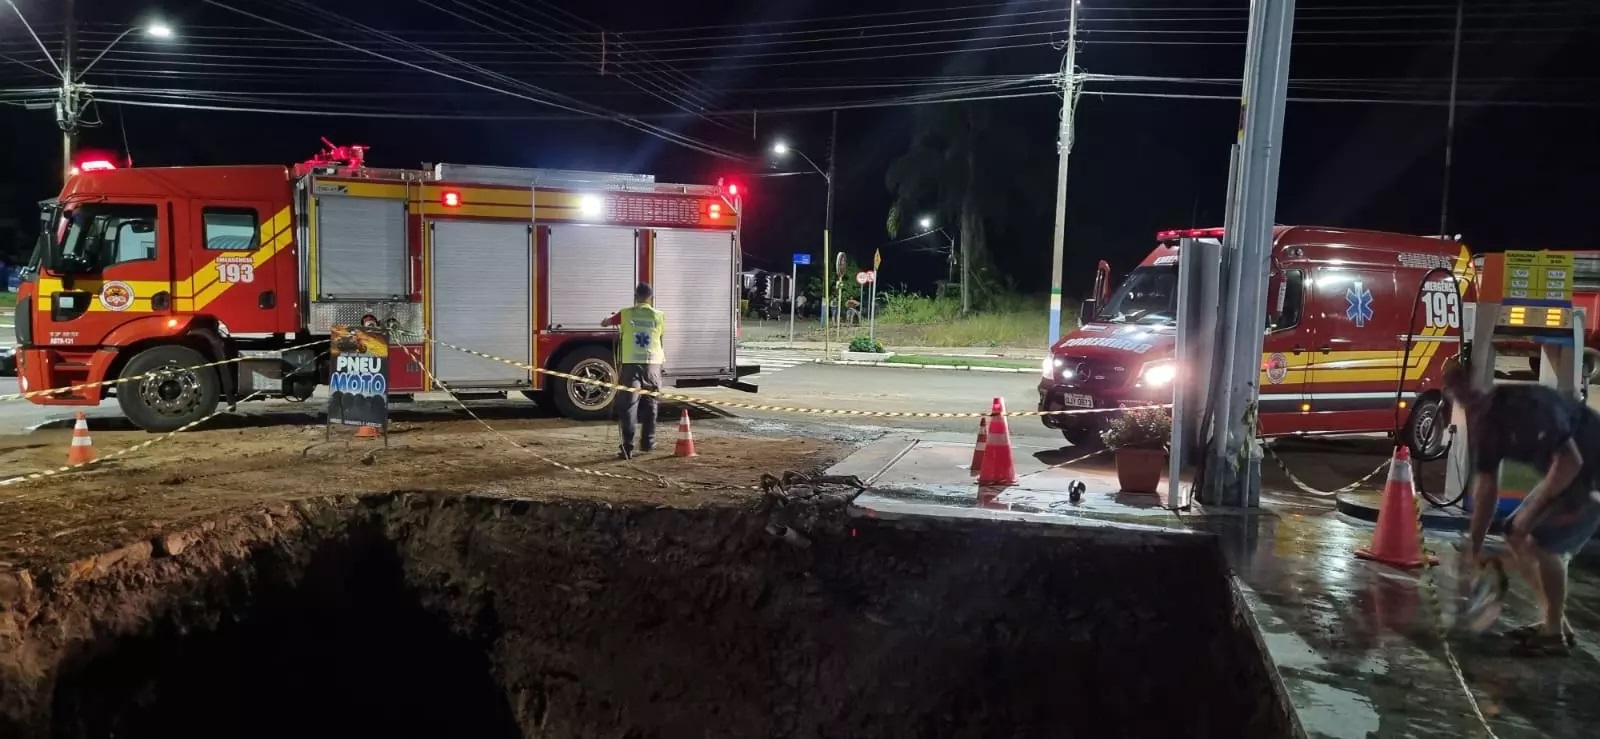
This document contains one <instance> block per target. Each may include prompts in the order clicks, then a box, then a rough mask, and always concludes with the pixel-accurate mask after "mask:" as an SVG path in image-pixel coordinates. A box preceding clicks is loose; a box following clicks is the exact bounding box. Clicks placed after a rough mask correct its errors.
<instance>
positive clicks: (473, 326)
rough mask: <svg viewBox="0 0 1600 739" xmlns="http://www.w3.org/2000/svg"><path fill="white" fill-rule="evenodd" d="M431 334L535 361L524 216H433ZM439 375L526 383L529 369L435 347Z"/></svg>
mask: <svg viewBox="0 0 1600 739" xmlns="http://www.w3.org/2000/svg"><path fill="white" fill-rule="evenodd" d="M429 226H430V227H431V228H432V229H433V249H432V250H431V251H430V253H431V254H432V259H433V265H432V266H433V269H432V270H431V273H432V276H433V299H432V311H433V315H432V320H431V321H430V325H432V326H433V334H434V337H435V338H437V339H438V340H439V341H443V342H447V343H450V344H455V345H457V346H464V347H468V348H471V349H475V350H477V351H480V352H484V353H486V354H493V355H495V356H498V357H506V358H508V359H515V360H518V361H521V362H528V361H531V360H532V353H533V326H532V324H531V321H532V319H531V317H530V312H531V309H532V300H533V290H534V288H533V284H534V280H533V272H532V256H533V247H532V243H531V236H530V233H529V227H528V224H526V223H521V222H515V221H512V222H506V221H456V220H448V221H446V220H440V221H432V222H430V224H429ZM433 357H434V374H435V375H437V376H438V377H439V379H440V380H443V381H444V383H445V384H446V385H452V386H457V387H462V388H469V387H504V386H515V385H526V384H527V383H528V382H529V377H528V372H527V370H524V369H521V368H519V367H513V366H511V365H508V364H504V363H501V362H496V361H493V360H489V359H484V358H482V357H475V356H473V355H471V354H466V353H464V352H458V351H440V352H434V353H433Z"/></svg>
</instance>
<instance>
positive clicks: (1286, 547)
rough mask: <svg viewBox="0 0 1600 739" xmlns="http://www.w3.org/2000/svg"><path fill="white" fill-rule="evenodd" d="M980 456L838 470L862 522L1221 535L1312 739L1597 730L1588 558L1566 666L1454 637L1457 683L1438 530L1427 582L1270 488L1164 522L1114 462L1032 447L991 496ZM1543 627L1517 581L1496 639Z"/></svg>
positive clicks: (1596, 606)
mask: <svg viewBox="0 0 1600 739" xmlns="http://www.w3.org/2000/svg"><path fill="white" fill-rule="evenodd" d="M971 454H972V446H971V442H970V440H967V439H963V438H961V437H958V436H955V435H941V434H927V435H922V436H919V437H914V438H912V437H888V438H885V439H883V440H881V441H879V442H875V443H874V444H871V445H869V446H867V447H865V448H863V449H862V450H861V451H860V452H858V453H857V454H855V455H853V456H852V457H850V458H849V459H846V460H844V461H843V462H840V463H839V465H837V466H836V467H835V468H833V469H832V470H830V472H832V473H834V474H855V475H859V476H861V477H862V478H863V479H869V478H870V479H871V480H872V482H873V486H874V490H873V491H872V492H869V493H867V494H865V495H863V496H862V497H861V498H859V499H858V500H857V506H858V507H859V508H861V509H862V513H863V515H870V516H880V517H900V516H956V517H981V518H996V519H1018V520H1030V521H1041V522H1052V523H1057V524H1062V525H1073V526H1110V527H1118V528H1127V527H1133V528H1143V527H1152V528H1157V529H1165V530H1171V531H1188V532H1199V533H1208V534H1213V535H1216V536H1217V537H1218V541H1219V544H1220V545H1221V547H1222V549H1223V550H1224V552H1225V554H1226V555H1227V558H1228V560H1229V562H1230V564H1231V566H1232V569H1233V575H1234V578H1235V580H1236V583H1237V586H1238V587H1239V589H1240V591H1241V592H1242V593H1243V595H1244V599H1245V601H1246V602H1247V603H1248V604H1249V608H1250V610H1251V614H1250V615H1251V616H1252V617H1253V619H1254V621H1255V623H1256V627H1257V629H1258V631H1259V633H1260V638H1261V640H1262V642H1263V644H1264V645H1265V646H1266V648H1267V652H1268V654H1269V655H1270V658H1271V660H1272V661H1273V663H1274V665H1275V667H1276V669H1277V671H1278V675H1279V677H1280V678H1281V680H1282V683H1283V685H1284V688H1285V690H1286V692H1287V694H1288V696H1289V699H1290V702H1291V703H1292V705H1293V707H1294V710H1295V712H1296V714H1297V716H1298V720H1299V722H1300V724H1301V726H1302V727H1303V729H1304V731H1305V734H1306V735H1307V736H1311V737H1336V738H1338V739H1345V738H1347V737H1348V738H1355V737H1378V738H1387V737H1446V736H1449V737H1461V736H1485V735H1486V732H1485V731H1484V729H1483V726H1482V725H1481V724H1480V723H1479V721H1478V719H1477V718H1476V717H1475V715H1474V711H1473V707H1472V702H1471V700H1475V701H1476V702H1477V704H1478V706H1479V707H1480V709H1481V710H1482V712H1483V713H1484V714H1485V716H1486V717H1487V719H1488V722H1489V724H1490V726H1491V727H1492V728H1493V731H1494V732H1495V734H1496V735H1498V736H1500V737H1507V738H1510V737H1589V736H1594V735H1595V734H1594V732H1595V729H1594V727H1595V726H1597V725H1600V565H1597V564H1596V563H1594V562H1593V561H1591V560H1589V559H1586V558H1583V557H1580V558H1579V560H1578V561H1576V562H1575V563H1574V565H1573V570H1572V578H1571V579H1572V585H1571V588H1570V590H1571V592H1570V593H1569V596H1568V618H1569V619H1570V620H1571V622H1572V625H1573V627H1574V628H1575V629H1576V630H1577V632H1578V648H1577V649H1576V650H1574V651H1573V652H1572V654H1571V655H1569V656H1565V657H1547V658H1519V657H1512V656H1510V655H1509V654H1508V650H1507V648H1508V646H1509V642H1508V640H1507V639H1505V638H1504V637H1499V636H1494V635H1489V636H1474V635H1470V634H1465V633H1460V632H1452V636H1451V637H1450V639H1449V642H1448V643H1449V645H1450V647H1451V652H1452V653H1453V654H1454V656H1455V658H1456V660H1457V662H1458V664H1459V665H1460V667H1461V671H1460V676H1459V678H1458V676H1457V674H1456V672H1455V670H1453V669H1452V668H1451V666H1450V664H1449V660H1448V659H1447V656H1446V652H1445V649H1444V644H1445V642H1444V641H1443V640H1442V638H1441V636H1442V633H1443V631H1444V630H1445V629H1446V628H1447V626H1442V624H1449V623H1451V622H1453V620H1454V612H1455V605H1456V603H1457V602H1458V601H1459V598H1458V597H1457V594H1458V593H1459V592H1460V591H1459V590H1458V585H1457V580H1456V577H1455V573H1456V546H1457V543H1458V541H1459V534H1458V533H1456V532H1453V531H1429V532H1428V534H1427V537H1428V538H1427V547H1428V549H1429V550H1430V551H1432V552H1434V553H1435V554H1436V555H1437V556H1438V557H1439V559H1440V562H1441V566H1439V567H1436V568H1432V569H1431V570H1430V574H1429V575H1428V576H1427V577H1426V578H1425V577H1423V576H1422V574H1421V573H1419V572H1416V571H1405V570H1401V569H1397V568H1394V567H1389V566H1386V565H1382V564H1376V563H1372V562H1368V561H1365V560H1360V559H1357V558H1356V557H1355V556H1354V551H1355V550H1356V549H1357V548H1359V547H1362V546H1365V545H1367V544H1368V542H1369V541H1370V540H1371V536H1372V531H1373V529H1372V526H1371V524H1369V523H1367V522H1365V521H1360V520H1358V519H1355V518H1351V517H1348V516H1344V515H1341V514H1339V513H1338V512H1337V511H1336V510H1335V506H1334V501H1333V499H1332V498H1331V497H1319V496H1313V495H1308V494H1304V493H1299V492H1282V491H1274V490H1264V491H1263V496H1262V497H1263V506H1262V508H1261V509H1257V510H1240V509H1210V510H1206V509H1204V508H1203V507H1201V506H1199V505H1195V506H1192V507H1191V508H1190V510H1188V511H1183V512H1178V511H1169V510H1167V509H1165V508H1163V507H1162V505H1161V501H1160V500H1159V499H1157V498H1156V497H1155V496H1150V495H1138V494H1127V493H1121V492H1119V486H1118V484H1117V481H1116V475H1115V472H1114V468H1113V466H1112V464H1111V461H1110V458H1109V455H1102V456H1101V457H1099V458H1094V459H1091V460H1086V461H1084V462H1082V463H1078V464H1073V465H1070V466H1068V467H1065V468H1052V467H1051V463H1059V461H1062V460H1063V459H1064V458H1067V457H1069V456H1070V455H1066V454H1063V453H1061V452H1060V451H1059V450H1055V449H1045V448H1037V449H1035V448H1030V447H1026V446H1020V447H1019V448H1018V449H1017V453H1016V465H1017V472H1018V475H1019V480H1018V484H1016V485H1013V486H1008V487H1006V488H1003V489H994V490H986V491H984V493H985V494H983V495H980V494H979V489H978V486H977V485H976V484H974V483H973V482H972V479H971V478H970V477H969V476H968V474H967V471H966V465H967V464H968V463H969V462H970V460H971ZM1376 461H1377V458H1374V461H1373V462H1372V463H1371V464H1376ZM1353 466H1355V467H1359V466H1360V465H1359V464H1354V465H1353ZM1369 466H1370V464H1369ZM1074 480H1077V481H1081V482H1083V483H1084V486H1085V491H1084V493H1083V495H1082V499H1081V500H1080V501H1078V502H1073V501H1071V499H1070V497H1069V495H1068V492H1067V491H1068V485H1069V484H1070V483H1071V482H1072V481H1074ZM1377 484H1378V485H1381V484H1382V478H1381V476H1380V478H1379V480H1378V481H1377ZM1184 575H1185V573H1182V572H1174V573H1172V576H1173V577H1182V576H1184ZM1435 594H1437V599H1436V598H1435ZM1441 611H1443V616H1442V618H1441V616H1440V613H1441ZM1536 617H1537V607H1536V606H1535V605H1534V602H1533V601H1532V599H1531V597H1530V594H1529V592H1528V589H1527V587H1526V586H1525V585H1524V584H1523V583H1521V582H1520V581H1517V580H1516V579H1515V578H1513V591H1512V594H1511V596H1510V597H1509V599H1508V601H1507V603H1506V607H1505V612H1504V613H1503V614H1502V616H1501V619H1500V623H1499V624H1498V625H1497V626H1496V628H1495V630H1496V631H1498V630H1503V629H1505V628H1508V627H1510V626H1513V625H1521V624H1523V623H1528V622H1531V621H1533V620H1534V619H1535V618H1536ZM1461 680H1464V681H1465V683H1466V684H1467V685H1468V686H1470V689H1471V691H1472V696H1473V698H1472V699H1471V700H1469V698H1468V696H1467V694H1466V692H1465V691H1464V690H1463V688H1462V685H1461V682H1460V681H1461Z"/></svg>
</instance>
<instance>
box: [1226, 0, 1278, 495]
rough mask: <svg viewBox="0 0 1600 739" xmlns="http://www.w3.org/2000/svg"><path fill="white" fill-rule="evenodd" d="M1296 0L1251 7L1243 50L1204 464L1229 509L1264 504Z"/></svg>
mask: <svg viewBox="0 0 1600 739" xmlns="http://www.w3.org/2000/svg"><path fill="white" fill-rule="evenodd" d="M1294 7H1295V0H1256V1H1255V2H1253V3H1251V5H1250V34H1249V39H1248V41H1247V42H1246V46H1245V69H1244V91H1243V95H1242V97H1241V100H1240V104H1239V107H1240V110H1239V134H1238V147H1239V149H1238V151H1239V158H1238V165H1237V174H1238V185H1237V196H1238V205H1239V207H1238V209H1237V213H1230V214H1229V219H1228V220H1229V221H1231V223H1232V225H1233V226H1234V227H1233V229H1232V231H1231V232H1227V233H1225V234H1224V239H1225V241H1226V244H1225V245H1226V247H1227V250H1228V252H1230V254H1229V258H1230V259H1232V260H1235V261H1234V262H1233V265H1234V266H1230V269H1229V272H1230V277H1232V278H1233V279H1231V280H1230V284H1228V285H1226V286H1225V289H1226V290H1228V293H1229V295H1230V298H1229V300H1228V301H1227V302H1228V309H1229V314H1228V315H1226V316H1224V317H1223V320H1224V323H1223V325H1224V326H1225V327H1226V326H1229V325H1231V326H1232V331H1231V332H1230V333H1229V336H1228V339H1227V341H1228V345H1227V346H1225V347H1223V351H1224V352H1225V353H1224V354H1221V355H1219V357H1231V359H1229V360H1228V361H1223V362H1219V363H1218V364H1220V365H1222V366H1225V367H1227V370H1226V372H1227V374H1226V376H1224V377H1223V378H1222V379H1223V380H1224V381H1225V385H1226V392H1225V393H1224V394H1223V395H1222V399H1221V401H1220V402H1219V403H1218V405H1217V412H1216V423H1217V428H1216V433H1215V435H1214V436H1213V438H1212V441H1211V443H1212V448H1213V450H1214V452H1213V457H1212V459H1211V464H1208V465H1207V469H1208V480H1207V487H1208V488H1210V491H1211V493H1210V494H1209V495H1208V499H1209V500H1210V501H1212V502H1215V503H1220V504H1222V505H1227V506H1250V507H1253V506H1256V505H1259V504H1260V490H1261V468H1260V465H1259V463H1258V462H1255V461H1253V452H1254V449H1255V443H1256V437H1257V435H1258V429H1257V426H1256V422H1255V418H1256V408H1257V403H1256V401H1257V399H1258V393H1259V391H1260V387H1259V386H1258V380H1259V378H1260V373H1261V346H1262V339H1263V338H1264V334H1265V332H1264V330H1263V327H1264V321H1265V316H1266V310H1267V307H1266V297H1267V296H1266V292H1267V276H1268V269H1269V260H1270V258H1271V254H1272V228H1273V214H1274V213H1275V212H1276V210H1277V205H1278V166H1279V163H1280V162H1281V160H1282V148H1283V109H1284V102H1285V98H1286V95H1287V92H1288V81H1289V46H1290V42H1291V40H1292V38H1293V35H1294Z"/></svg>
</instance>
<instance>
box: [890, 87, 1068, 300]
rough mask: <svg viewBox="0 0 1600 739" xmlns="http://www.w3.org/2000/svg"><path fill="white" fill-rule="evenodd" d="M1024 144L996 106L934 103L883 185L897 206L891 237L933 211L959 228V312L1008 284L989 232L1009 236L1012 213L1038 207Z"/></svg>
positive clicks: (1032, 165) (892, 209) (920, 116)
mask: <svg viewBox="0 0 1600 739" xmlns="http://www.w3.org/2000/svg"><path fill="white" fill-rule="evenodd" d="M1028 153H1029V152H1028V150H1027V148H1026V141H1025V138H1024V137H1023V136H1021V135H1019V133H1018V132H1017V131H1016V130H1015V128H1014V127H1013V126H1010V125H1006V124H1003V123H997V122H996V121H995V119H994V117H993V115H992V108H989V107H985V106H982V105H979V104H974V103H960V104H952V105H936V106H931V107H929V108H925V109H923V110H922V111H921V112H919V113H918V115H917V121H916V126H915V128H914V130H913V134H912V138H911V145H910V147H909V148H908V149H907V150H906V152H905V153H904V154H901V155H900V157H899V158H898V159H896V160H895V161H894V162H893V163H892V164H890V165H889V170H888V172H887V173H886V175H885V177H884V180H885V183H886V184H887V185H888V187H889V190H890V192H892V193H894V196H895V201H894V204H893V205H892V206H891V207H890V209H889V217H888V220H887V223H886V224H885V225H886V227H887V228H888V231H889V237H890V238H899V237H900V234H901V232H902V231H910V230H911V228H914V227H915V226H914V224H915V222H916V219H917V218H918V217H920V215H921V214H923V213H930V214H932V216H933V217H934V218H935V219H936V220H937V221H938V222H940V223H951V224H953V225H954V227H955V228H954V230H955V234H954V238H955V239H956V243H957V244H958V245H959V247H958V248H959V251H960V263H961V309H962V311H963V312H965V311H967V310H970V309H971V307H972V303H973V299H974V298H977V299H979V300H980V301H981V300H983V299H985V298H987V297H989V296H991V295H992V294H993V293H995V292H997V291H998V290H999V289H1000V288H1001V287H1002V285H1001V282H1002V280H1001V279H1000V278H999V277H998V275H997V274H996V273H995V270H994V267H993V262H992V261H991V258H990V257H991V254H990V251H989V243H990V241H989V236H990V234H991V233H996V234H1002V235H1003V234H1004V233H1005V232H1006V231H1008V230H1010V225H1009V219H1008V217H1007V216H1008V215H1009V214H1012V213H1015V212H1017V211H1019V210H1023V209H1027V208H1030V207H1036V206H1037V205H1038V202H1039V200H1040V193H1039V192H1038V188H1037V187H1029V186H1028V181H1029V177H1027V176H1026V175H1025V174H1024V173H1025V172H1027V171H1028V170H1031V169H1034V168H1036V165H1037V162H1030V161H1029V159H1028Z"/></svg>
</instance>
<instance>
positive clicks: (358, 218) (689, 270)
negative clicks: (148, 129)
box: [16, 146, 749, 430]
mask: <svg viewBox="0 0 1600 739" xmlns="http://www.w3.org/2000/svg"><path fill="white" fill-rule="evenodd" d="M364 155H365V147H331V146H330V149H329V150H328V151H325V152H324V153H323V154H321V155H319V156H318V157H316V158H314V159H312V160H310V161H308V162H304V163H302V164H300V165H297V166H296V167H294V168H293V169H289V168H285V167H281V166H255V165H246V166H220V167H175V168H135V169H115V170H109V171H108V170H95V171H83V172H80V173H78V174H75V175H73V176H71V177H70V178H69V179H68V181H67V183H66V185H65V187H64V188H63V190H62V192H61V195H60V197H59V198H57V200H56V201H55V202H54V203H52V204H50V205H47V206H46V207H47V209H48V212H47V214H46V218H47V219H48V220H47V223H52V224H55V225H54V226H53V228H51V229H49V230H48V232H47V233H46V234H45V235H44V236H43V237H41V239H40V241H39V248H38V249H37V250H36V253H35V255H34V259H33V262H34V263H33V265H31V267H30V270H29V272H28V278H27V279H26V281H25V283H24V285H23V286H22V288H21V290H20V291H19V295H18V302H17V308H16V330H17V338H18V342H17V343H18V367H17V376H18V383H19V385H20V386H21V388H22V390H24V391H29V390H41V389H48V388H64V387H68V386H76V385H91V386H90V387H80V388H77V389H72V390H64V391H62V392H59V393H52V394H49V395H42V396H37V397H34V398H33V399H32V400H33V401H34V402H36V403H40V404H46V405H95V404H98V403H99V402H100V401H101V400H102V398H103V397H105V396H106V395H108V394H114V395H115V397H116V398H117V400H118V402H119V405H120V406H121V407H122V409H123V411H124V412H125V413H126V414H127V416H128V417H129V418H130V419H131V420H132V421H133V422H134V423H135V424H137V425H138V426H140V427H142V428H145V429H150V430H170V429H175V428H179V427H182V426H183V425H185V424H188V423H190V422H193V421H195V420H197V419H199V418H203V417H205V416H206V415H208V414H210V413H212V412H213V410H214V409H215V407H216V406H217V404H218V403H219V402H226V403H234V402H238V401H240V400H244V399H246V398H252V397H254V398H267V397H288V398H295V399H304V398H307V397H310V396H311V394H312V393H313V391H314V390H315V388H316V387H317V386H318V385H321V384H325V383H326V381H327V378H328V376H329V366H328V361H327V357H328V346H327V345H326V343H325V340H326V339H327V338H328V337H329V335H330V329H331V327H332V326H334V325H341V324H346V325H357V324H367V325H374V324H375V325H379V326H383V327H385V328H387V329H388V330H389V331H390V333H391V341H392V342H393V343H394V344H396V345H397V347H398V348H397V349H396V350H395V351H394V352H393V356H394V357H395V361H394V362H393V363H392V364H391V370H390V371H391V377H390V378H389V392H390V394H391V395H402V396H403V395H409V394H412V393H417V392H424V391H429V390H439V389H449V390H451V391H456V392H463V391H467V392H472V393H489V394H493V395H503V394H505V393H507V392H515V391H520V392H522V393H524V394H526V395H528V396H529V397H531V398H533V399H535V400H538V401H540V402H541V403H548V404H549V405H550V406H552V407H553V408H554V409H556V410H558V411H559V412H561V413H562V414H564V415H567V416H569V417H574V418H581V419H596V418H604V417H607V416H608V415H609V412H610V407H611V403H612V401H613V399H614V397H615V391H613V390H611V389H609V388H605V387H599V386H595V385H587V384H584V383H580V382H569V381H567V380H564V379H561V378H557V377H548V376H545V375H543V374H541V373H538V372H532V371H530V370H529V369H527V367H537V368H546V369H552V370H558V371H561V372H565V373H568V374H572V375H576V376H579V377H586V378H593V379H596V380H604V381H611V382H614V381H615V378H616V376H617V368H616V366H615V360H614V356H615V344H616V340H617V332H616V330H615V329H614V328H606V327H603V326H602V322H603V321H604V320H605V319H606V318H607V317H608V316H609V315H610V314H612V313H614V312H615V311H616V310H618V309H619V308H622V307H625V306H627V305H629V304H630V303H631V302H632V294H633V288H634V286H635V285H636V284H637V283H639V282H650V283H652V284H653V285H654V287H655V294H656V297H655V303H656V305H657V306H658V307H659V308H660V309H661V310H662V311H663V312H664V313H665V314H666V315H667V319H668V321H669V323H668V335H667V341H666V342H665V344H666V349H667V363H666V366H665V368H664V373H665V376H666V378H667V380H668V382H669V383H671V384H674V385H677V386H687V385H703V384H717V383H721V384H733V385H736V386H739V385H740V384H739V383H737V382H736V381H737V379H738V375H739V370H738V368H737V366H736V363H735V355H734V341H735V331H736V326H737V322H736V317H735V316H736V311H737V307H738V303H737V299H736V298H737V275H738V274H739V244H738V238H739V210H740V208H739V205H740V203H739V199H738V198H737V197H734V196H733V194H732V193H730V192H725V191H724V189H723V188H722V187H720V186H702V185H668V184H662V183H657V182H656V181H655V179H654V177H652V176H649V175H632V174H609V173H592V172H570V171H556V170H539V169H525V168H513V167H483V166H462V165H451V164H438V165H432V166H429V165H424V166H423V167H422V168H421V169H414V170H412V169H378V168H372V167H368V166H366V164H365V162H364ZM441 343H449V344H454V345H457V346H461V347H465V348H468V349H472V350H474V351H477V352H482V353H484V354H489V355H493V356H497V357H502V358H505V359H508V360H511V362H514V363H516V364H512V363H507V362H499V361H494V360H489V359H484V358H482V357H478V356H473V355H471V354H467V353H465V352H460V351H455V350H452V349H448V348H444V347H443V346H441ZM226 360H236V361H234V362H231V363H226V364H219V365H216V366H212V367H206V366H203V365H207V364H210V363H217V362H225V361H226ZM519 365H523V366H519ZM425 369H426V371H425ZM152 372H155V374H153V375H151V376H150V377H147V378H144V379H140V380H135V381H130V382H124V383H113V382H112V381H115V380H117V378H119V377H132V376H135V375H147V374H150V373H152ZM93 383H112V384H108V385H106V386H104V387H101V386H93V385H92V384H93ZM742 387H743V388H744V389H749V386H742Z"/></svg>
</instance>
